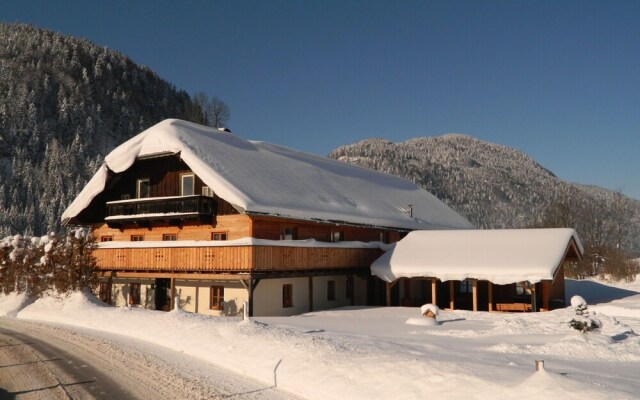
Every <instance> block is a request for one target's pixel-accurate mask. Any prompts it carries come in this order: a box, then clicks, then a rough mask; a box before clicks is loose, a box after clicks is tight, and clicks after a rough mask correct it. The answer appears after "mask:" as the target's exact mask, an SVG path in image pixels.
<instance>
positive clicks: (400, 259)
mask: <svg viewBox="0 0 640 400" xmlns="http://www.w3.org/2000/svg"><path fill="white" fill-rule="evenodd" d="M582 253H583V248H582V244H581V243H580V239H579V238H578V235H577V234H576V232H575V231H574V230H573V229H569V228H554V229H504V230H455V231H414V232H411V233H409V234H408V235H407V236H406V237H405V238H404V239H402V240H401V241H399V242H398V243H396V244H395V245H394V246H393V247H392V248H390V249H389V250H388V251H387V252H386V253H385V254H383V255H382V256H381V257H380V258H378V259H377V260H376V261H375V262H374V263H373V264H372V266H371V272H372V273H373V274H374V275H376V276H378V277H379V278H381V279H382V280H385V281H387V282H393V281H395V280H397V279H399V278H417V277H430V278H437V279H440V280H441V281H450V280H464V279H478V280H486V281H490V282H492V283H494V284H498V285H506V284H510V283H515V282H523V281H529V282H531V283H536V282H540V281H542V280H553V278H554V276H555V273H556V271H557V269H558V268H559V267H560V265H561V264H562V262H563V261H564V260H565V259H580V258H581V257H582Z"/></svg>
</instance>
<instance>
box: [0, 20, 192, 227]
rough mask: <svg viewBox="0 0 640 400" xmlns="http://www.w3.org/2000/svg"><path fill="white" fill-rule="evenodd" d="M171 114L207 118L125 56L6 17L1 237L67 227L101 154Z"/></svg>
mask: <svg viewBox="0 0 640 400" xmlns="http://www.w3.org/2000/svg"><path fill="white" fill-rule="evenodd" d="M169 117H171V118H181V119H186V120H191V121H194V122H202V111H201V109H200V108H199V106H196V105H195V104H194V103H193V102H192V101H191V99H190V97H189V95H187V93H185V92H183V91H178V90H176V89H175V87H173V86H172V85H171V84H170V83H168V82H166V81H164V80H162V79H161V78H159V77H158V76H157V75H156V74H155V73H154V72H153V71H151V70H149V69H148V68H145V67H141V66H138V65H136V64H135V63H133V62H132V61H131V60H130V59H128V58H127V57H125V56H123V55H122V54H119V53H117V52H115V51H112V50H109V49H107V48H105V47H100V46H97V45H95V44H93V43H90V42H88V41H87V40H84V39H79V38H74V37H70V36H64V35H61V34H58V33H55V32H52V31H48V30H44V29H38V28H34V27H32V26H29V25H22V24H0V236H1V235H6V234H10V233H17V232H20V233H36V234H42V233H44V232H47V231H52V230H55V231H57V230H59V228H60V222H59V221H60V215H61V214H62V211H63V210H64V209H65V208H66V206H67V205H68V204H69V202H70V201H71V200H72V199H73V198H74V197H75V195H76V194H77V193H78V191H79V190H80V189H81V188H82V186H83V185H84V183H85V182H86V181H87V180H88V178H90V176H91V175H92V174H93V172H94V171H95V169H96V168H97V166H98V165H100V164H101V162H102V157H103V156H104V155H105V154H106V153H107V152H108V151H110V150H111V149H112V148H113V147H114V146H115V145H117V144H119V143H121V142H123V141H125V140H126V139H128V138H130V137H131V136H133V135H134V134H136V133H138V132H140V131H141V130H143V129H146V128H148V127H149V126H151V125H153V124H155V123H157V122H159V121H161V120H163V119H165V118H169Z"/></svg>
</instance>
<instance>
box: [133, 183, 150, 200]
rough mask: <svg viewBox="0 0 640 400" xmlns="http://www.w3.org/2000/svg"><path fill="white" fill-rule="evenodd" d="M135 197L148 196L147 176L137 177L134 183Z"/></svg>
mask: <svg viewBox="0 0 640 400" xmlns="http://www.w3.org/2000/svg"><path fill="white" fill-rule="evenodd" d="M136 197H137V198H139V199H144V198H147V197H149V178H144V179H138V181H137V183H136Z"/></svg>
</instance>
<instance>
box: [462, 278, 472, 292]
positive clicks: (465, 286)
mask: <svg viewBox="0 0 640 400" xmlns="http://www.w3.org/2000/svg"><path fill="white" fill-rule="evenodd" d="M471 287H472V285H471V281H470V280H469V279H465V280H463V281H460V293H471V290H472V289H471Z"/></svg>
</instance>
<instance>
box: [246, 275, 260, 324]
mask: <svg viewBox="0 0 640 400" xmlns="http://www.w3.org/2000/svg"><path fill="white" fill-rule="evenodd" d="M259 283H260V279H253V278H251V279H249V282H248V286H249V287H248V288H247V292H248V297H249V301H248V302H247V303H248V304H249V312H248V314H249V316H250V317H253V292H254V291H255V290H256V287H257V286H258V284H259Z"/></svg>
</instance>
